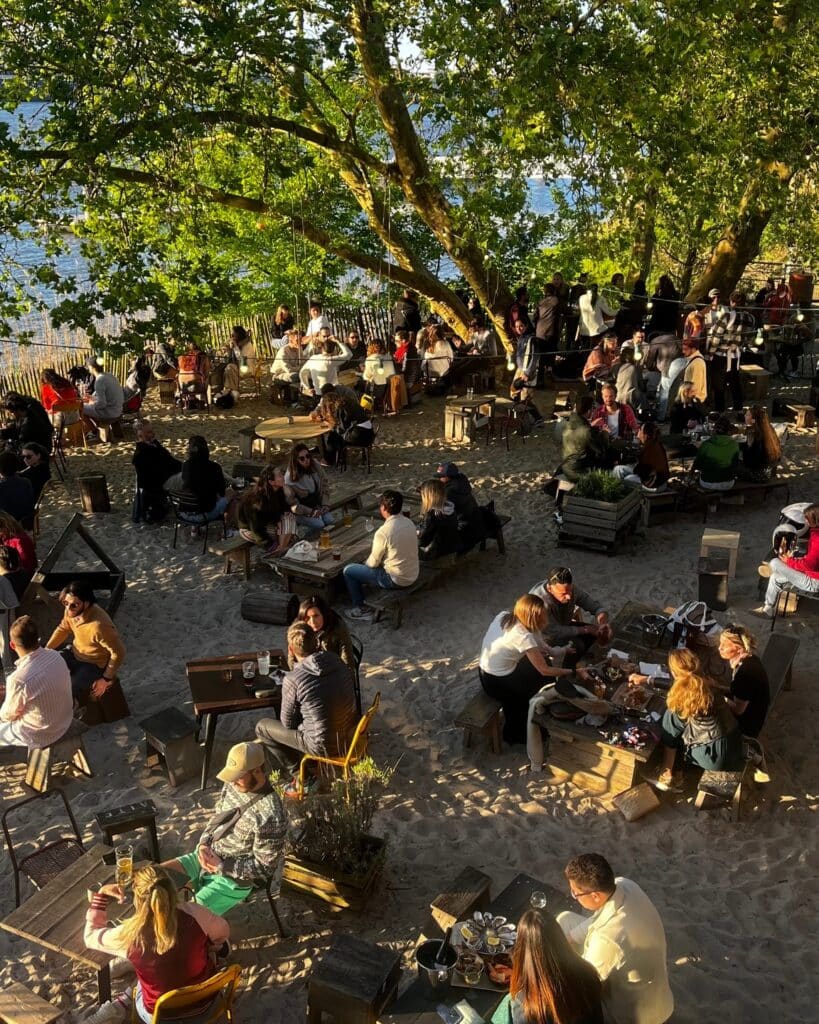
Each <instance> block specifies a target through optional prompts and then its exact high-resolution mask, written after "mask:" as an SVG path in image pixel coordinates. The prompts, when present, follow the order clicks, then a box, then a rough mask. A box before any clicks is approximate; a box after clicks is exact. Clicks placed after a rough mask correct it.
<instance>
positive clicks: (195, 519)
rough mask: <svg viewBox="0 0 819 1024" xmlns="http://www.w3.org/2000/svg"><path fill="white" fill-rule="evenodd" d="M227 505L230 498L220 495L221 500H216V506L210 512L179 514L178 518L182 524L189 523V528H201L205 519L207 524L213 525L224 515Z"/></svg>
mask: <svg viewBox="0 0 819 1024" xmlns="http://www.w3.org/2000/svg"><path fill="white" fill-rule="evenodd" d="M229 504H230V498H226V497H225V496H224V495H222V497H221V498H217V499H216V504H215V505H214V506H213V508H212V509H211V510H210V512H180V513H179V518H180V519H181V520H182V522H183V523H189V524H190V525H191V526H201V525H202V524H203V523H204V521H205V520H206V519H207V521H208V522H209V523H215V522H216V520H217V519H221V518H222V516H223V515H224V514H225V512H226V511H227V507H228V505H229Z"/></svg>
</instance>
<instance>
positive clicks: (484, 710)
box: [455, 690, 503, 754]
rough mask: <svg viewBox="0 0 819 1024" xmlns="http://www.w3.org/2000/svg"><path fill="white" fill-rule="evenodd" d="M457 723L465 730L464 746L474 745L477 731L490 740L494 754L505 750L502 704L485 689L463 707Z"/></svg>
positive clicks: (490, 746)
mask: <svg viewBox="0 0 819 1024" xmlns="http://www.w3.org/2000/svg"><path fill="white" fill-rule="evenodd" d="M455 725H456V726H459V727H460V728H461V729H463V731H464V747H467V748H468V747H471V746H472V738H473V734H474V733H476V732H477V733H480V735H481V736H486V738H487V739H488V740H489V749H490V750H491V751H492V753H493V754H500V753H501V751H502V750H503V739H502V730H501V706H500V704H499V703H498V702H497V701H496V700H493V699H492V698H491V697H490V696H488V695H487V694H485V693H484V692H483V690H481V691H480V693H477V694H476V695H475V696H474V697H473V698H472V700H470V702H469V703H468V704H467V705H466V707H465V708H462V709H461V711H460V712H459V713H458V715H457V717H456V719H455Z"/></svg>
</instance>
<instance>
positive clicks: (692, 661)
mask: <svg viewBox="0 0 819 1024" xmlns="http://www.w3.org/2000/svg"><path fill="white" fill-rule="evenodd" d="M668 669H669V671H670V672H671V678H672V679H673V683H672V686H671V689H670V690H669V691H668V697H667V698H666V711H665V714H664V715H663V721H662V740H663V747H664V749H663V767H662V771H661V772H660V776H659V778H658V779H657V780H656V781H655V785H656V786H657V789H662V790H677V789H680V788H682V787H681V782H682V779H681V777H680V775H679V774H678V773H676V772H675V771H674V762H675V761H676V759H677V752H678V751H679V750H682V751H683V752H684V756H685V761H686V762H687V763H689V764H694V765H697V767H699V768H702V769H704V770H705V771H715V772H730V771H738V770H739V769H740V768H741V767H742V763H743V762H742V758H743V754H742V733H741V732H740V730H739V725H738V723H737V720H736V719H735V718H734V716H733V715H732V714H731V712H730V710H729V709H728V706H727V704H725V702H724V701H723V700H721V699H720V698H719V697H717V696H716V694H715V693H714V688H713V684H712V683H711V680H710V679H708V678H706V676H704V675H703V672H702V666H701V664H700V659H699V658H698V657H697V655H696V654H694V652H693V651H689V650H688V649H687V648H683V649H681V650H674V651H672V652H671V654H669V656H668ZM647 681H648V676H644V675H641V674H640V673H639V672H635V673H633V674H632V675H630V676H629V682H630V683H631V684H632V685H636V686H639V685H640V684H643V683H646V682H647Z"/></svg>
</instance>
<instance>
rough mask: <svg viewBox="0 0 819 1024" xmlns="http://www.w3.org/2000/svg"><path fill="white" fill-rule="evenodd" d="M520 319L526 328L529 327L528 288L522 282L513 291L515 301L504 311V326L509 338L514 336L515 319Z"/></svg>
mask: <svg viewBox="0 0 819 1024" xmlns="http://www.w3.org/2000/svg"><path fill="white" fill-rule="evenodd" d="M517 320H522V321H523V323H524V325H525V326H526V328H527V329H531V325H530V320H529V290H528V289H527V287H526V285H525V284H523V285H521V286H520V288H518V289H516V291H515V301H514V302H513V303H512V304H511V305H510V306H509V309H508V310H507V311H506V320H505V327H506V333H507V334H508V335H509V337H510V338H514V337H515V321H517Z"/></svg>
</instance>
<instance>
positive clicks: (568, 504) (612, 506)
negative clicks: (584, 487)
mask: <svg viewBox="0 0 819 1024" xmlns="http://www.w3.org/2000/svg"><path fill="white" fill-rule="evenodd" d="M639 514H640V492H639V491H638V490H635V491H632V492H631V493H630V494H628V495H626V497H625V498H623V499H622V501H618V502H611V501H595V500H593V499H592V498H577V497H575V495H574V494H573V493H571V492H570V493H569V494H567V495H566V497H565V498H564V500H563V523H562V525H561V527H560V535H559V538H558V539H559V540H565V539H568V538H573V539H575V540H582V539H584V538H586V539H588V541H589V542H590V543H591V544H605V545H608V546H611V547H614V545H616V543H617V540H618V539H619V537H620V536H622V535H623V533H624V532H625V531H626V530H627V529H628V528H630V527H631V526H632V524H633V523H634V521H635V520H636V519H637V517H638V516H639Z"/></svg>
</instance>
